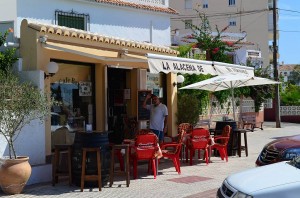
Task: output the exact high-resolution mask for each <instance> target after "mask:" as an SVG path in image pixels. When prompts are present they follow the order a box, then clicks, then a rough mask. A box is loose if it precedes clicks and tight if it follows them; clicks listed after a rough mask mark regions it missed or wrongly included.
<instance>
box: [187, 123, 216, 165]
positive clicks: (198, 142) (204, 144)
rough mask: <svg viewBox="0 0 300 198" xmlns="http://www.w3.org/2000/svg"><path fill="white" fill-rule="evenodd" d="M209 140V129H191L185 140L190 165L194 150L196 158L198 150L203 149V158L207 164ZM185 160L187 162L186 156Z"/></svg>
mask: <svg viewBox="0 0 300 198" xmlns="http://www.w3.org/2000/svg"><path fill="white" fill-rule="evenodd" d="M209 141H210V135H209V131H208V130H207V129H204V128H196V129H193V131H192V133H191V135H190V138H189V139H188V141H187V149H186V156H188V151H190V156H189V157H190V165H193V157H194V155H195V151H196V150H198V158H200V151H201V150H204V157H203V158H204V159H205V161H206V164H208V146H209V145H208V143H209ZM186 162H188V157H186Z"/></svg>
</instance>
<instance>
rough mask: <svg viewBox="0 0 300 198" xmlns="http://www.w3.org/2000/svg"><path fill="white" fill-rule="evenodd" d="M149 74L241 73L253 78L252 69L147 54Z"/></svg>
mask: <svg viewBox="0 0 300 198" xmlns="http://www.w3.org/2000/svg"><path fill="white" fill-rule="evenodd" d="M147 58H148V65H149V69H150V73H159V72H163V73H170V72H171V73H182V74H211V75H220V74H226V73H233V72H234V73H243V74H246V75H248V76H254V68H252V67H246V66H241V65H235V64H228V63H221V62H215V61H204V60H196V59H189V58H180V57H172V56H164V55H158V54H149V53H148V54H147Z"/></svg>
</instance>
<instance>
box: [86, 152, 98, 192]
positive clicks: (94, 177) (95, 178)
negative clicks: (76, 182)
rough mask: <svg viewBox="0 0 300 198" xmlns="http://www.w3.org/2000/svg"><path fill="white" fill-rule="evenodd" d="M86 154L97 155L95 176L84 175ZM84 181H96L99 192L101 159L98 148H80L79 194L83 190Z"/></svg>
mask: <svg viewBox="0 0 300 198" xmlns="http://www.w3.org/2000/svg"><path fill="white" fill-rule="evenodd" d="M87 152H96V154H97V170H98V171H97V172H98V174H97V175H86V174H85V168H86V167H85V166H86V153H87ZM85 181H98V187H99V191H101V187H102V182H101V159H100V148H82V166H81V192H82V191H83V188H84V182H85Z"/></svg>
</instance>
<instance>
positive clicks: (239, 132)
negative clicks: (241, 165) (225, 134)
mask: <svg viewBox="0 0 300 198" xmlns="http://www.w3.org/2000/svg"><path fill="white" fill-rule="evenodd" d="M234 132H235V133H237V146H236V147H233V148H232V150H237V152H238V155H239V157H241V155H242V150H245V153H246V156H247V157H248V143H247V132H248V130H246V129H236V130H234ZM242 133H243V134H244V145H243V146H242Z"/></svg>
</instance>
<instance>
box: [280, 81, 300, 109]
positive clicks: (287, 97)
mask: <svg viewBox="0 0 300 198" xmlns="http://www.w3.org/2000/svg"><path fill="white" fill-rule="evenodd" d="M280 98H281V105H287V106H298V105H300V87H299V86H297V85H293V84H291V83H290V84H288V86H287V87H286V89H285V91H284V92H282V93H281V94H280Z"/></svg>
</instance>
